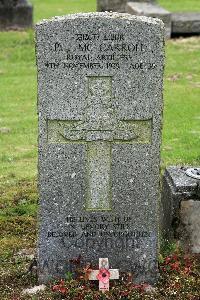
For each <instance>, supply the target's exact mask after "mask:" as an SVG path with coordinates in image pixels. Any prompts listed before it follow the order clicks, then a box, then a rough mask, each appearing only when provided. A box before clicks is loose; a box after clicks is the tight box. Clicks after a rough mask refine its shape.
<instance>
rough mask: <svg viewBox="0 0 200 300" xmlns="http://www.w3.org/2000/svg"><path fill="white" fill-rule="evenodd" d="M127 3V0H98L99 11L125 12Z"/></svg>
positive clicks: (139, 0) (151, 1) (152, 1)
mask: <svg viewBox="0 0 200 300" xmlns="http://www.w3.org/2000/svg"><path fill="white" fill-rule="evenodd" d="M132 2H150V3H154V2H155V0H137V1H134V0H132ZM126 3H127V0H97V11H100V12H101V11H115V12H125V7H126Z"/></svg>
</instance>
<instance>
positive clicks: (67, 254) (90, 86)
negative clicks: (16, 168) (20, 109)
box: [36, 13, 164, 283]
mask: <svg viewBox="0 0 200 300" xmlns="http://www.w3.org/2000/svg"><path fill="white" fill-rule="evenodd" d="M36 41H37V42H36V43H37V44H36V53H37V68H38V115H39V190H40V214H39V227H40V230H39V243H38V272H39V280H40V282H46V281H47V280H48V279H50V278H52V277H59V276H64V274H65V272H66V271H70V270H71V266H70V260H71V259H73V258H75V257H78V256H79V255H81V256H82V257H83V258H84V260H85V261H87V262H90V263H93V264H97V263H98V260H99V257H107V258H108V260H109V263H110V269H119V270H120V271H121V272H126V271H127V272H131V273H133V276H134V279H135V281H136V282H141V281H146V282H147V281H148V282H150V283H151V282H155V280H156V278H157V244H158V228H157V227H158V226H157V225H158V222H157V220H158V200H159V194H160V191H159V176H160V174H159V164H160V143H161V123H162V109H163V102H162V85H163V64H164V25H163V23H162V21H160V20H157V19H151V18H146V17H136V16H131V15H128V14H118V13H88V14H75V15H68V16H64V17H56V18H53V19H52V20H44V21H42V22H41V23H38V24H37V25H36Z"/></svg>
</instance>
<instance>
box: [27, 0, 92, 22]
mask: <svg viewBox="0 0 200 300" xmlns="http://www.w3.org/2000/svg"><path fill="white" fill-rule="evenodd" d="M30 2H31V3H33V5H34V10H35V14H34V20H35V22H37V21H39V20H41V19H48V18H50V17H54V16H60V15H65V14H70V13H76V12H89V11H96V0H59V1H56V0H42V1H41V0H31V1H30Z"/></svg>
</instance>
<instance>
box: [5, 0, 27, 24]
mask: <svg viewBox="0 0 200 300" xmlns="http://www.w3.org/2000/svg"><path fill="white" fill-rule="evenodd" d="M32 23H33V7H32V5H30V4H29V3H28V2H27V0H0V29H13V28H26V27H31V26H32Z"/></svg>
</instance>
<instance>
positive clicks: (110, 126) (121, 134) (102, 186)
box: [48, 76, 152, 211]
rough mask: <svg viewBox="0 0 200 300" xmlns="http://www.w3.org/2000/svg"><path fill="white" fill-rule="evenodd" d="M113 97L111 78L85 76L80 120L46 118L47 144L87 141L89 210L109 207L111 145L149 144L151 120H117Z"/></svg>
mask: <svg viewBox="0 0 200 300" xmlns="http://www.w3.org/2000/svg"><path fill="white" fill-rule="evenodd" d="M113 102H114V101H113V97H112V77H108V76H107V77H106V76H100V77H97V76H94V77H92V76H91V77H88V97H87V99H86V106H85V111H84V113H83V119H82V120H48V143H50V144H51V143H80V144H85V143H86V144H87V199H86V203H85V209H86V210H88V211H96V210H100V211H107V210H111V209H112V203H111V198H112V194H111V193H112V192H111V185H112V184H111V161H112V145H113V144H124V143H126V144H133V143H136V144H137V143H138V144H150V143H151V131H152V119H149V120H121V119H119V117H118V115H117V113H116V110H115V107H114V104H113Z"/></svg>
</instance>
